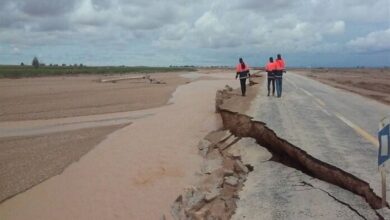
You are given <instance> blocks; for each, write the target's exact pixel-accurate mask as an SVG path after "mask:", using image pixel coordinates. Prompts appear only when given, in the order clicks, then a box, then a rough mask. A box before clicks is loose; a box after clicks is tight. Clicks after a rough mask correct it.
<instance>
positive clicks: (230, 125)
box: [218, 107, 389, 219]
mask: <svg viewBox="0 0 390 220" xmlns="http://www.w3.org/2000/svg"><path fill="white" fill-rule="evenodd" d="M218 110H219V113H220V115H221V117H222V121H223V127H224V128H225V129H227V130H229V131H230V132H231V133H232V134H234V135H235V136H237V137H250V138H254V139H255V140H256V142H257V143H258V144H259V145H261V146H262V147H265V148H266V149H268V150H269V151H270V152H271V153H272V155H273V158H272V160H273V161H276V162H279V163H282V164H284V165H286V166H289V167H292V168H295V169H297V170H300V171H302V172H303V173H305V174H307V175H309V176H311V177H314V178H317V179H320V180H322V181H325V182H328V183H331V184H333V185H336V186H339V187H341V188H343V189H346V190H348V191H350V192H352V193H354V194H356V195H359V196H361V197H362V198H364V199H365V201H366V202H367V203H368V204H369V205H370V207H371V208H373V209H374V211H375V212H376V214H377V216H378V217H379V219H383V217H382V216H381V215H380V214H378V212H377V211H376V209H380V208H382V203H381V202H382V201H381V198H380V197H379V196H377V195H376V194H375V193H374V191H373V190H372V188H371V187H370V185H369V184H368V183H367V182H365V181H363V180H361V179H359V178H358V177H356V176H354V175H352V174H350V173H348V172H346V171H344V170H342V169H340V168H338V167H335V166H332V165H330V164H328V163H325V162H323V161H321V160H318V159H316V158H314V157H313V156H311V155H309V154H308V153H307V152H306V151H304V150H302V149H300V148H299V147H296V146H295V145H293V144H291V143H289V142H288V141H286V140H284V139H282V138H280V137H278V136H277V134H276V133H275V132H274V131H273V130H272V129H270V128H268V127H267V126H266V124H265V123H263V122H260V121H254V120H252V118H251V117H249V116H247V115H244V114H240V113H237V112H233V111H230V110H228V109H224V108H221V107H220V108H219V109H218ZM387 207H389V205H388V204H387Z"/></svg>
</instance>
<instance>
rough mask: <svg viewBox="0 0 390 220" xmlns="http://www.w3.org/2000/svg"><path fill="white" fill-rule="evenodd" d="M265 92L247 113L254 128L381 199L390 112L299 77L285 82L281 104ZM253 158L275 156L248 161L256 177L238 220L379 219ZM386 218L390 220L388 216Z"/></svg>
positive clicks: (362, 206) (357, 201) (330, 189)
mask: <svg viewBox="0 0 390 220" xmlns="http://www.w3.org/2000/svg"><path fill="white" fill-rule="evenodd" d="M264 82H265V81H264ZM265 83H266V82H265ZM264 88H266V85H265V86H264ZM265 90H266V89H264V90H262V91H260V93H259V94H258V96H257V98H256V100H255V101H254V102H253V105H252V109H251V110H250V111H249V113H248V114H249V115H251V116H253V117H254V120H258V121H263V122H265V123H266V124H267V125H268V127H270V128H271V129H273V130H274V131H275V132H276V133H277V134H278V136H279V137H281V138H283V139H286V140H287V141H289V142H290V143H292V144H294V145H296V146H297V147H300V148H301V149H303V150H305V151H307V152H308V153H309V154H310V155H312V156H314V157H315V158H317V159H319V160H322V161H324V162H326V163H329V164H332V165H334V166H337V167H339V168H341V169H343V170H345V171H347V172H349V173H351V174H353V175H355V176H357V177H359V178H361V179H362V180H364V181H366V182H368V183H369V184H370V185H371V187H372V188H373V189H374V191H375V192H376V194H377V195H379V196H381V185H380V174H379V172H378V167H377V140H376V132H377V130H378V123H379V121H380V120H381V119H382V118H383V117H384V116H386V115H388V114H390V106H387V105H384V104H381V103H379V102H376V101H373V100H370V99H367V98H365V97H362V96H359V95H356V94H353V93H350V92H346V91H343V90H340V89H336V88H333V87H330V86H327V85H324V84H322V83H319V82H317V81H314V80H312V79H309V78H306V77H303V76H300V75H296V74H293V73H292V72H288V73H287V74H285V76H284V79H283V94H282V98H276V97H272V96H271V97H267V95H266V93H267V92H266V91H265ZM241 144H242V145H244V146H246V147H245V148H244V149H249V148H250V146H253V147H252V148H256V149H260V148H259V147H258V146H255V145H256V144H254V143H252V142H251V140H243V141H242V142H241ZM253 155H258V157H259V158H267V155H268V156H269V153H268V152H266V151H265V150H264V149H261V150H257V151H256V150H252V152H251V156H250V158H252V159H250V158H249V159H248V158H247V159H245V158H243V160H247V161H248V163H251V164H252V165H253V166H254V171H253V172H252V173H250V175H249V177H248V180H247V182H246V183H245V187H244V189H243V191H242V192H241V193H240V201H239V203H238V208H237V214H236V215H235V216H234V217H233V219H314V218H315V219H355V218H356V219H377V218H378V217H377V215H376V213H375V211H374V210H372V209H371V208H370V207H369V206H368V204H367V203H366V202H365V201H364V199H362V198H361V197H359V196H356V195H354V194H352V193H350V192H348V191H346V190H343V189H341V188H339V187H337V186H334V185H332V184H328V183H326V182H323V181H320V180H317V179H314V178H312V177H310V176H307V175H306V174H303V173H302V172H300V171H298V170H295V169H292V168H289V167H286V166H284V165H283V164H279V163H277V162H273V161H270V160H269V158H270V156H269V158H268V159H253V158H254V157H255V156H253ZM388 176H389V172H388ZM388 201H389V199H388ZM379 212H380V213H382V212H385V214H384V215H385V216H386V217H385V218H389V217H390V216H388V210H380V211H379ZM259 216H260V217H259ZM389 219H390V218H389Z"/></svg>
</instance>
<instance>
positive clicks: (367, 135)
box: [300, 88, 379, 147]
mask: <svg viewBox="0 0 390 220" xmlns="http://www.w3.org/2000/svg"><path fill="white" fill-rule="evenodd" d="M300 89H301V90H302V91H303V92H304V93H306V94H307V95H308V96H311V97H313V98H314V100H315V101H316V103H317V104H318V105H319V108H320V109H321V110H322V111H323V112H324V113H325V114H327V115H329V116H330V115H331V114H330V113H329V112H328V111H327V110H326V109H325V108H324V107H325V102H323V101H322V100H321V99H319V98H317V97H315V96H314V95H313V94H311V93H310V92H308V91H307V90H305V89H303V88H300ZM334 114H335V115H336V117H337V118H339V119H340V120H341V121H343V122H344V123H345V124H347V125H348V126H349V127H351V128H352V129H353V130H355V132H356V133H358V134H359V135H360V136H362V137H363V138H364V139H366V140H367V141H369V142H370V143H372V144H373V145H374V146H376V147H378V146H379V142H378V140H377V138H376V137H374V136H373V135H371V134H370V133H368V132H367V131H365V130H364V129H363V128H361V127H359V126H357V125H356V124H354V123H353V122H351V121H350V120H348V119H346V118H345V117H344V116H343V115H341V114H340V113H337V112H334Z"/></svg>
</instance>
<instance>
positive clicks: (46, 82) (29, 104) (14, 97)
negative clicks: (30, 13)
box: [0, 73, 188, 121]
mask: <svg viewBox="0 0 390 220" xmlns="http://www.w3.org/2000/svg"><path fill="white" fill-rule="evenodd" d="M180 74H181V73H155V74H152V75H151V76H152V77H153V78H156V79H158V80H161V81H163V82H166V84H150V83H146V82H147V81H146V80H144V79H140V80H126V81H118V82H116V83H100V82H98V80H99V79H100V78H102V76H75V77H42V78H24V79H1V80H0V103H1V105H0V121H15V120H36V119H50V118H59V117H72V116H82V115H92V114H103V113H112V112H125V111H130V110H139V109H145V108H153V107H158V106H161V105H164V104H166V103H167V101H168V100H169V98H170V96H171V94H172V92H173V91H175V89H176V87H177V86H178V85H182V84H184V83H186V82H187V81H188V80H187V79H185V78H182V77H178V76H179V75H180Z"/></svg>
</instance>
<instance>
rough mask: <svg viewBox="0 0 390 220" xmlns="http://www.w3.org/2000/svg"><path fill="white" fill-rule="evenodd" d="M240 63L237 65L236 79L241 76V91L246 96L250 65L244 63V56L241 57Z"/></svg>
mask: <svg viewBox="0 0 390 220" xmlns="http://www.w3.org/2000/svg"><path fill="white" fill-rule="evenodd" d="M239 62H240V63H239V64H237V66H236V79H237V78H238V77H240V83H241V93H242V96H245V93H246V79H247V78H249V77H250V73H249V66H248V65H246V64H245V63H244V60H243V59H242V58H240V59H239Z"/></svg>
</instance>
